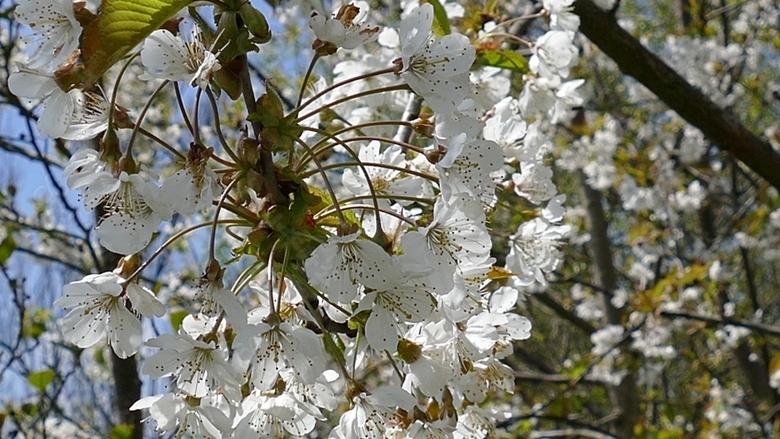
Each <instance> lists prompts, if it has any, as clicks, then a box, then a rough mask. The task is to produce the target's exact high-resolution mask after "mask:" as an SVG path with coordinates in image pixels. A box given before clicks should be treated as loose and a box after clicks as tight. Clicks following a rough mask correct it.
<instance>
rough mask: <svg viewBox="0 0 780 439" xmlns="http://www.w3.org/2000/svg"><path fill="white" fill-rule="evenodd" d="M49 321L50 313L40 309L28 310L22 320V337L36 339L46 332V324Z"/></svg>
mask: <svg viewBox="0 0 780 439" xmlns="http://www.w3.org/2000/svg"><path fill="white" fill-rule="evenodd" d="M49 321H51V311H49V310H45V309H42V308H34V309H28V310H25V312H24V318H23V319H22V337H24V338H34V339H36V340H37V339H38V337H40V336H41V335H43V333H44V332H46V323H47V322H49Z"/></svg>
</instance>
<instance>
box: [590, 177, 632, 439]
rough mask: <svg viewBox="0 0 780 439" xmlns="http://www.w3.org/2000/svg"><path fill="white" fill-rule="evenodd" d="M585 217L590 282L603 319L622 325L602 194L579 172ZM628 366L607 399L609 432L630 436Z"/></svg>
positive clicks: (630, 369)
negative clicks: (597, 295) (597, 294)
mask: <svg viewBox="0 0 780 439" xmlns="http://www.w3.org/2000/svg"><path fill="white" fill-rule="evenodd" d="M580 184H581V186H582V190H583V195H584V200H585V212H586V220H587V223H588V230H589V231H590V241H589V242H588V254H589V256H590V259H591V261H590V262H591V265H592V266H593V267H594V270H593V283H594V284H596V285H598V286H599V287H601V292H600V294H601V296H602V302H603V306H604V312H605V315H606V320H607V322H608V323H609V324H611V325H620V326H623V321H622V320H623V315H622V314H623V313H622V312H621V310H620V309H618V308H615V307H614V306H613V305H612V301H611V300H612V294H611V293H612V292H614V291H615V290H616V289H617V273H616V272H615V266H614V261H613V258H612V250H611V249H610V242H611V241H610V239H609V235H608V234H607V227H608V223H607V219H606V216H605V215H604V208H603V206H602V205H601V203H602V201H603V197H602V196H601V192H599V191H597V190H595V189H593V188H591V187H590V186H588V183H587V178H586V177H585V175H584V174H583V173H580ZM621 352H622V354H623V355H624V356H625V357H626V358H628V359H630V358H631V356H633V353H631V352H630V351H629V350H628V349H626V348H625V347H621ZM630 363H632V361H629V366H628V370H627V372H628V373H627V374H626V376H625V377H624V378H623V380H622V381H621V382H620V384H618V385H617V386H610V387H609V388H608V392H609V399H610V402H611V403H612V411H613V414H614V415H615V416H614V421H613V422H611V423H610V424H611V425H610V426H611V429H610V432H611V433H612V434H615V435H617V436H618V437H621V438H628V437H633V436H634V426H635V425H636V423H637V422H638V420H639V395H638V393H637V388H636V381H635V377H634V371H633V370H632V368H631V366H630Z"/></svg>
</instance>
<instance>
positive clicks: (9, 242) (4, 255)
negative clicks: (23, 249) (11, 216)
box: [0, 233, 16, 265]
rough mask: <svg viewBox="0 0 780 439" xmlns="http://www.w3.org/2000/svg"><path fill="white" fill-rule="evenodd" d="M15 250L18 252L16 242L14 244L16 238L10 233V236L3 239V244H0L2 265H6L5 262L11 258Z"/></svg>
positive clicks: (0, 261)
mask: <svg viewBox="0 0 780 439" xmlns="http://www.w3.org/2000/svg"><path fill="white" fill-rule="evenodd" d="M14 250H16V242H14V237H13V236H11V234H10V233H9V234H8V236H6V237H5V239H3V242H0V265H3V264H5V261H7V260H8V258H10V257H11V253H13V252H14Z"/></svg>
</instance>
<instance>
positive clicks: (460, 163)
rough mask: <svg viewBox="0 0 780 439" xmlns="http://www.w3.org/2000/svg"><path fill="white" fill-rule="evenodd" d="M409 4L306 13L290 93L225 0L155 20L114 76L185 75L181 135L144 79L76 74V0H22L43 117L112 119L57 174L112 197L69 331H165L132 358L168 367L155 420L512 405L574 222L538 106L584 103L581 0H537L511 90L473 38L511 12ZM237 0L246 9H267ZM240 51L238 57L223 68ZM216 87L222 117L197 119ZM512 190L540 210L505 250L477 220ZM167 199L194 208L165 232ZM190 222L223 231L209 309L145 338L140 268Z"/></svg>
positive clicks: (371, 423) (208, 425)
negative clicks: (436, 26)
mask: <svg viewBox="0 0 780 439" xmlns="http://www.w3.org/2000/svg"><path fill="white" fill-rule="evenodd" d="M407 6H408V7H407V8H406V11H405V13H404V17H405V18H403V20H402V21H401V23H400V27H399V28H398V29H394V28H391V27H380V26H379V25H375V24H372V23H370V22H369V20H370V17H371V15H370V11H369V8H368V6H367V4H365V2H356V3H352V4H347V5H344V6H341V7H340V8H338V9H337V11H336V12H334V13H333V14H322V13H317V12H315V13H313V14H311V17H310V21H309V24H310V28H311V30H312V31H313V32H314V37H315V38H314V39H313V43H312V50H313V59H312V63H311V66H312V68H311V69H310V70H309V73H307V76H306V78H305V79H304V87H303V88H302V90H301V91H300V94H299V99H298V102H297V105H296V106H295V108H293V109H287V110H286V109H285V108H284V105H283V101H282V97H281V95H280V93H279V91H277V90H275V89H274V88H273V87H272V86H270V85H269V86H268V87H266V90H265V93H264V94H262V95H261V96H260V97H259V98H257V99H256V98H255V96H253V95H252V94H253V92H252V89H253V83H252V82H251V77H250V74H249V73H250V71H249V69H248V68H247V64H246V57H245V56H244V55H245V54H246V53H247V52H251V51H252V48H256V47H255V46H253V44H255V43H254V42H253V40H252V39H251V37H247V36H246V31H245V30H244V33H243V34H242V33H240V32H241V30H237V29H235V23H234V22H235V20H233V27H231V26H230V23H231V21H230V20H229V19H223V18H224V16H225V15H227V14H228V12H227V11H219V7H216V10H217V11H216V15H215V23H216V29H210V28H208V26H207V25H205V24H204V23H205V22H206V20H204V19H203V18H202V17H200V16H197V17H189V18H184V19H183V20H175V21H173V22H169V23H173V25H171V26H166V28H165V29H159V30H155V31H154V32H152V33H151V35H149V36H148V37H147V38H146V40H145V41H144V43H143V44H142V45H141V46H139V48H138V49H137V53H136V54H135V55H134V56H131V57H129V59H130V60H129V61H127V62H128V63H129V64H127V65H124V67H125V70H123V71H122V73H120V74H118V75H116V76H115V78H114V80H115V81H116V82H117V83H116V84H113V85H112V86H113V87H114V89H115V90H118V89H119V87H120V83H121V84H122V85H123V86H124V85H126V84H135V83H138V82H144V81H146V82H147V83H150V84H154V87H155V92H154V95H157V94H158V92H160V91H161V90H164V89H166V88H167V89H171V88H173V89H174V91H175V93H176V94H177V95H178V97H179V106H180V110H181V113H182V124H185V125H187V130H186V131H185V132H186V134H187V136H189V139H188V140H187V141H186V142H181V141H180V139H165V138H161V137H160V136H157V135H155V134H154V133H153V132H152V131H150V130H147V129H146V128H145V127H144V123H143V122H144V118H145V117H146V114H147V113H148V112H149V109H150V108H151V107H153V106H154V105H157V104H158V103H157V102H156V101H154V96H149V97H148V99H149V101H148V102H149V104H148V105H146V106H145V107H144V108H143V109H137V108H131V109H127V108H125V107H124V106H122V105H121V104H122V103H123V102H121V96H122V94H121V93H114V94H113V96H112V98H111V99H110V100H109V99H106V98H105V97H104V95H103V93H102V92H101V91H100V89H98V88H95V87H91V88H89V89H81V88H80V86H79V84H78V83H77V82H74V80H73V75H72V74H71V73H72V72H75V71H77V70H78V66H79V62H80V51H81V50H82V48H80V47H79V39H80V36H81V31H82V27H81V24H80V22H79V20H78V19H77V18H76V17H77V15H79V14H81V15H83V14H84V12H83V8H84V6H83V5H82V4H81V3H71V2H70V0H55V1H46V0H25V1H21V2H20V4H19V7H18V8H17V10H16V14H17V17H18V19H19V21H20V22H22V23H25V24H27V25H29V26H30V27H31V28H32V30H33V33H34V36H33V39H34V41H35V43H36V45H35V48H34V50H33V52H32V53H31V54H30V57H29V61H28V63H27V64H26V65H23V66H19V69H18V71H17V72H15V73H13V74H12V75H11V77H10V79H9V87H10V89H11V91H12V92H14V93H15V94H16V95H18V96H20V97H24V98H29V99H32V100H35V101H38V102H40V111H41V113H40V117H39V121H38V128H39V131H40V132H41V134H42V135H45V136H49V137H54V138H57V137H59V138H65V139H74V140H83V139H90V138H93V137H95V136H98V135H101V134H102V139H101V141H100V145H101V147H100V149H99V150H97V151H96V150H92V149H81V150H78V151H76V152H75V153H74V154H73V155H72V158H71V159H70V162H69V164H68V166H67V167H66V168H65V170H64V176H65V179H66V181H67V184H68V186H69V187H70V188H71V189H73V190H77V191H79V193H80V194H81V197H82V198H81V199H82V201H83V203H84V206H85V208H86V209H89V210H94V209H98V210H99V211H100V212H101V215H100V218H99V220H98V221H97V226H96V234H97V237H98V239H99V241H100V244H101V245H102V246H103V247H105V248H106V249H108V250H109V251H111V252H114V253H118V254H120V255H123V256H124V258H123V259H122V262H121V263H120V265H119V266H118V267H117V268H116V270H114V271H113V272H106V273H101V274H92V275H88V276H86V277H85V278H83V279H82V280H79V281H76V282H73V283H70V284H68V285H66V286H65V288H64V290H63V295H62V298H60V299H59V300H58V301H57V303H56V304H57V306H60V307H62V308H65V309H67V310H69V313H68V314H67V316H65V317H64V319H63V320H62V321H61V324H62V327H63V335H64V337H65V340H67V341H68V342H69V343H73V344H74V345H76V346H78V347H80V348H89V347H92V346H94V345H96V344H98V343H99V342H100V341H101V340H103V339H104V336H107V337H106V339H107V341H108V345H110V347H111V349H113V351H114V352H115V353H116V354H117V355H118V356H119V357H121V358H127V357H129V356H133V355H136V354H137V353H138V351H139V349H141V346H142V345H143V346H147V347H148V348H149V349H146V350H148V351H151V352H154V354H153V355H151V356H150V357H148V358H146V359H145V360H144V362H143V367H142V372H143V373H144V374H145V375H147V376H149V377H151V378H161V377H169V380H170V383H169V385H168V391H167V392H166V393H163V394H159V395H154V396H149V397H146V398H143V399H141V400H140V401H138V402H137V403H136V404H135V405H134V406H133V409H134V410H140V409H147V410H148V413H149V416H150V418H151V419H153V420H154V421H155V428H156V430H157V431H165V432H170V431H178V432H179V434H182V435H191V436H192V437H204V438H220V437H258V436H259V437H282V436H285V435H293V436H303V435H306V434H309V433H310V432H312V431H313V430H314V429H315V428H319V429H327V427H326V426H327V425H331V426H332V429H330V437H333V438H380V437H399V438H400V437H409V438H416V437H463V438H465V437H469V438H472V437H486V436H488V435H489V434H490V432H492V431H493V429H494V428H495V426H494V423H495V419H496V418H497V417H498V416H500V415H501V412H500V411H498V409H497V408H495V407H493V408H491V407H488V406H486V405H485V403H486V402H487V401H489V400H490V399H491V397H492V396H495V395H498V396H501V395H503V394H505V393H507V392H509V393H511V392H513V390H514V375H513V372H512V369H511V368H510V367H508V366H507V365H506V364H504V363H503V362H502V361H501V360H502V359H504V358H506V357H507V356H509V355H510V354H511V353H512V346H513V343H514V342H516V341H519V340H523V339H526V338H528V337H529V336H530V331H531V322H530V321H529V320H528V319H526V318H525V317H523V316H521V315H518V314H517V313H516V312H515V310H516V305H517V303H518V300H519V299H520V298H521V297H522V294H523V293H524V292H525V291H527V290H530V289H533V288H536V287H538V286H543V285H545V283H546V276H547V275H548V274H549V273H551V272H552V271H554V270H555V269H556V267H557V266H558V265H559V264H560V261H561V254H560V250H559V247H560V245H561V243H562V240H563V239H564V238H565V236H566V235H567V233H568V226H565V225H563V224H562V220H563V214H564V210H563V203H564V201H565V197H563V196H562V195H559V194H558V193H557V190H556V187H555V184H554V183H553V180H552V177H553V172H552V170H551V168H549V167H548V166H547V165H546V164H545V157H546V155H547V153H548V152H549V151H550V149H551V145H550V142H549V141H548V140H547V139H546V137H545V129H546V128H545V127H547V126H549V124H550V122H551V121H552V122H555V121H557V120H559V119H560V118H562V117H563V115H564V114H565V113H567V112H568V110H570V109H571V107H573V106H576V105H580V104H581V99H580V98H579V96H578V95H577V93H576V88H577V87H579V86H580V85H581V84H582V81H577V80H574V81H568V80H567V77H568V75H569V73H570V71H571V67H572V66H573V64H574V63H575V62H576V60H577V54H578V53H577V50H576V48H575V47H574V45H573V38H574V33H575V32H576V30H577V26H578V21H577V19H576V17H575V16H573V15H572V14H571V13H570V6H571V1H552V0H551V1H545V2H544V7H545V10H544V11H543V13H542V14H539V16H540V17H543V18H545V19H546V20H547V21H548V23H549V31H548V32H547V33H545V34H544V35H543V36H541V37H540V38H539V39H538V40H537V41H536V42H535V43H529V44H530V46H529V49H530V52H529V53H530V55H531V56H530V61H529V66H530V72H529V73H528V74H527V75H526V77H525V88H524V90H523V92H522V94H521V95H520V96H519V97H518V98H513V97H508V96H507V94H508V93H509V81H508V80H507V79H506V77H504V76H503V75H502V72H501V71H500V69H497V68H495V67H477V66H475V59H476V56H477V51H478V50H481V48H483V46H489V45H491V44H494V43H495V41H496V40H498V41H500V38H501V36H502V35H505V34H506V33H505V32H504V30H502V28H501V26H500V24H499V25H496V24H495V23H491V24H489V25H486V26H485V29H484V31H483V32H482V33H481V34H480V35H479V36H478V37H477V39H476V40H472V39H470V38H469V37H467V36H465V35H462V34H459V33H450V34H447V35H435V34H434V33H433V31H432V29H433V22H434V9H433V7H432V6H431V5H430V4H423V5H417V4H416V3H414V4H410V5H407ZM450 6H451V5H450ZM250 8H251V7H250ZM239 10H240V12H238V13H239V14H242V17H244V21H246V22H247V23H249V22H250V20H249V19H248V18H247V17H256V16H255V15H252V14H259V12H258V11H256V10H253V9H252V11H253V12H251V11H248V10H247V6H245V5H243V6H241V7H240V8H239ZM447 10H448V11H450V12H451V13H457V10H456V9H454V8H451V7H448V9H447ZM453 11H455V12H453ZM230 13H232V14H235V13H236V12H234V11H231V12H230ZM461 13H462V11H461ZM220 14H222V15H220ZM533 18H534V17H529V18H528V19H533ZM226 23H227V24H226ZM231 32H233V33H231ZM250 32H251V31H250ZM234 33H235V34H234ZM235 35H239V36H242V35H243V37H236V36H235ZM241 38H246V39H244V40H241ZM239 40H240V41H243V42H244V43H247V44H248V46H247V44H244V45H241V44H239V43H238V42H237V41H239ZM488 43H489V44H488ZM368 46H370V49H368V48H367V47H368ZM247 47H249V49H247ZM242 50H243V51H244V52H241V51H242ZM242 60H243V63H244V64H243V65H242V64H241V63H242ZM318 61H321V63H320V65H323V64H326V63H328V62H329V63H330V64H328V65H330V66H332V69H333V70H332V74H333V78H334V79H333V81H332V82H330V83H329V82H328V81H327V80H326V79H324V78H325V76H323V77H322V78H319V79H317V80H315V79H313V77H312V76H313V75H314V73H313V72H314V71H315V70H314V66H315V64H317V62H318ZM123 62H124V61H123ZM228 63H231V64H230V66H228ZM236 65H238V66H239V67H238V68H242V67H243V68H244V69H246V70H245V71H244V72H242V73H239V74H237V75H234V76H230V75H231V72H232V71H235V69H236ZM118 67H123V66H121V65H120V66H118ZM139 67H140V68H142V69H143V73H142V74H140V75H136V76H133V75H132V74H131V73H127V72H133V71H136V70H137V69H138V68H139ZM134 69H135V70H134ZM228 70H230V71H228ZM225 78H228V79H225ZM231 79H232V80H233V81H234V82H233V83H231ZM171 84H173V85H171ZM231 85H233V86H234V87H233V88H231ZM128 87H130V85H128ZM182 88H184V89H185V90H189V93H190V96H194V99H191V100H192V101H194V106H193V107H192V108H189V106H190V105H189V104H188V103H187V102H189V101H188V100H187V99H184V98H182V96H183V94H184V93H182V91H181V90H182ZM117 96H118V97H117ZM239 96H243V98H244V104H245V108H246V111H247V113H246V114H244V115H243V118H244V119H243V120H242V121H241V127H240V128H239V129H238V130H235V131H230V130H229V129H228V128H223V127H222V126H220V125H219V120H220V114H219V111H220V110H219V108H220V105H226V104H227V103H230V102H231V101H230V100H229V99H230V98H232V99H237V98H238V97H239ZM201 104H203V105H202V108H201V107H199V105H201ZM421 106H422V108H423V110H422V111H420V110H419V109H418V110H415V107H417V108H419V107H421ZM208 109H211V110H213V112H214V118H213V119H214V120H215V122H214V123H215V124H217V125H216V126H212V127H205V126H202V124H201V123H199V114H200V113H201V112H202V111H205V110H208ZM333 114H335V115H336V117H334V116H333ZM182 143H183V144H188V145H189V147H188V148H186V150H184V151H182V150H181V149H182V148H181V146H180V145H181V144H182ZM144 145H146V147H149V145H151V146H152V147H153V148H158V149H164V150H166V151H168V153H169V154H170V155H172V156H173V157H175V159H176V166H177V170H176V171H175V172H169V173H168V174H169V175H168V176H167V177H166V178H164V179H163V180H162V181H160V180H159V179H158V178H157V177H156V172H154V171H153V170H152V169H150V168H154V165H155V164H154V163H152V164H147V163H141V158H140V154H139V153H138V149H139V148H142V147H144ZM512 197H514V198H512ZM502 199H510V200H512V201H511V203H514V204H517V205H525V206H526V207H527V212H529V215H527V216H528V217H529V218H533V219H530V220H527V221H525V222H522V223H521V224H520V225H519V226H518V228H517V230H516V232H515V233H514V234H511V236H509V237H508V244H509V250H508V254H506V257H505V260H506V264H505V266H497V264H496V258H495V257H494V254H493V241H492V237H491V230H490V228H489V227H488V226H489V224H490V222H491V219H492V217H493V216H494V215H495V214H496V212H497V211H498V210H500V209H502V208H503V207H502V206H503V205H505V204H506V202H503V203H502V202H501V200H502ZM174 215H176V216H177V217H178V218H182V217H186V218H193V219H194V220H195V221H196V222H197V223H196V224H192V225H191V226H189V227H187V228H185V229H183V230H180V231H177V232H176V233H173V234H172V235H171V236H170V237H169V239H168V240H167V241H165V242H164V243H161V244H159V243H158V240H157V235H158V233H159V232H160V225H161V224H162V223H163V222H165V221H170V220H171V219H172V218H173V217H174ZM198 221H201V222H198ZM225 226H226V227H225ZM201 227H206V228H209V230H211V240H210V242H209V243H208V244H206V246H208V255H209V257H208V260H206V261H203V264H204V266H203V276H202V277H201V279H200V281H199V282H198V284H197V285H196V286H195V290H196V294H195V296H194V298H193V300H194V301H195V302H196V304H197V305H198V306H199V312H197V313H193V314H191V315H189V316H187V317H186V318H184V320H183V322H182V323H181V325H180V326H178V328H176V330H174V331H172V332H170V333H167V334H163V335H159V336H157V337H155V338H151V339H148V340H146V341H144V337H143V331H142V325H141V318H142V317H146V318H160V317H163V316H165V315H166V313H167V312H168V311H169V309H168V308H167V307H166V305H165V304H164V303H163V302H162V301H161V300H160V297H158V296H156V295H155V294H154V293H153V292H152V291H151V290H150V289H149V288H147V287H145V286H144V283H143V282H142V281H141V280H140V279H141V278H142V277H143V276H142V275H143V274H145V269H146V268H147V267H148V266H149V264H150V263H151V262H152V261H153V260H154V259H155V258H156V257H157V256H158V255H159V254H161V253H162V251H164V250H165V249H166V248H168V247H169V246H170V245H171V244H172V243H174V242H176V241H178V240H186V239H187V237H188V233H190V232H192V231H194V230H196V229H199V228H201ZM222 232H224V237H223V238H218V235H219V234H221V233H222ZM218 239H225V240H234V241H233V242H234V243H237V244H236V246H235V248H234V249H233V253H234V258H233V259H232V263H238V262H236V261H247V263H246V266H247V268H246V269H245V270H244V271H243V272H242V273H241V274H240V275H239V276H238V278H237V279H235V281H234V282H232V283H231V282H228V280H227V279H225V277H226V267H227V265H228V262H226V261H223V262H219V261H218V260H217V257H216V255H215V250H214V247H215V242H216V241H217V240H218ZM153 243H154V245H153V246H156V249H155V250H154V251H153V252H152V253H150V254H147V252H146V250H147V248H148V247H150V244H153ZM146 350H145V351H146ZM329 420H331V421H332V422H330V424H329V423H328V421H329Z"/></svg>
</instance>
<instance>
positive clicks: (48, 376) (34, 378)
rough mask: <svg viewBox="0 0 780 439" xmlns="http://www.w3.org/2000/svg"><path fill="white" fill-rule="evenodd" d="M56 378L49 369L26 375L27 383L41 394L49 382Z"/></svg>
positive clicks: (55, 374)
mask: <svg viewBox="0 0 780 439" xmlns="http://www.w3.org/2000/svg"><path fill="white" fill-rule="evenodd" d="M56 377H57V373H56V372H54V371H53V370H51V369H44V370H41V371H38V372H33V373H31V374H30V375H27V381H29V382H30V384H32V386H33V387H35V388H36V389H38V391H40V392H41V393H43V391H44V390H46V386H48V385H49V384H51V382H52V381H54V378H56Z"/></svg>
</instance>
